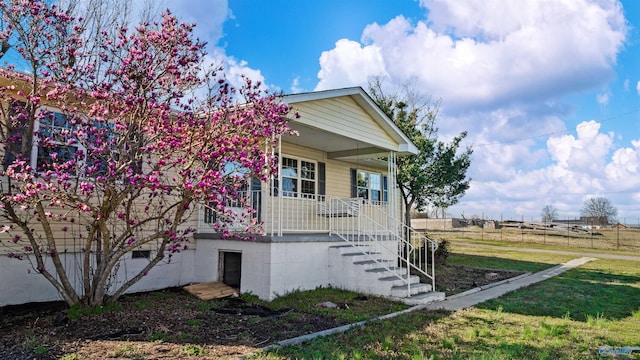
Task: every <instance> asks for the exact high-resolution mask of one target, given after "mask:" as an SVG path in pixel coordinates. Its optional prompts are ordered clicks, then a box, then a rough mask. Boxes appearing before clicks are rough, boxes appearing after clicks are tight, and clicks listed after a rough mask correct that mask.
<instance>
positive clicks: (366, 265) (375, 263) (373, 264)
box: [353, 259, 393, 271]
mask: <svg viewBox="0 0 640 360" xmlns="http://www.w3.org/2000/svg"><path fill="white" fill-rule="evenodd" d="M380 264H386V265H387V266H389V267H391V265H393V261H392V260H386V259H375V260H360V261H354V262H353V265H357V266H359V267H361V268H362V269H364V270H365V271H367V270H369V269H375V268H379V267H380Z"/></svg>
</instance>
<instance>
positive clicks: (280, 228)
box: [278, 135, 282, 236]
mask: <svg viewBox="0 0 640 360" xmlns="http://www.w3.org/2000/svg"><path fill="white" fill-rule="evenodd" d="M278 236H282V135H279V136H278Z"/></svg>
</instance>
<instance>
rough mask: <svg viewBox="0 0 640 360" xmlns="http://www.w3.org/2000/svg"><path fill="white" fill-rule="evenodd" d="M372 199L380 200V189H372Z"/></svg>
mask: <svg viewBox="0 0 640 360" xmlns="http://www.w3.org/2000/svg"><path fill="white" fill-rule="evenodd" d="M371 200H373V201H380V200H381V199H380V190H371Z"/></svg>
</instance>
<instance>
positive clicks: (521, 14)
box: [316, 0, 640, 215]
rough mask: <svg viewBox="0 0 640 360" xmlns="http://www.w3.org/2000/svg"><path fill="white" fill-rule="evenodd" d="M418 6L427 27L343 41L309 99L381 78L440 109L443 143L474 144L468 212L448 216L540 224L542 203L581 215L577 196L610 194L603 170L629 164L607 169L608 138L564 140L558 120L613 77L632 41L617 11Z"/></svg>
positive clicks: (440, 0)
mask: <svg viewBox="0 0 640 360" xmlns="http://www.w3.org/2000/svg"><path fill="white" fill-rule="evenodd" d="M420 4H421V6H423V7H424V8H425V10H426V12H425V14H426V18H425V19H423V20H419V19H418V20H417V21H416V20H415V19H414V20H409V19H407V18H405V17H403V16H397V17H396V18H394V19H392V20H391V21H389V22H387V23H385V24H378V23H373V24H370V25H368V26H367V27H366V28H365V29H364V30H363V33H362V37H361V39H360V41H354V40H348V39H342V40H340V41H338V42H337V43H336V46H335V47H334V48H333V49H331V50H328V51H325V52H323V53H322V56H321V58H320V66H321V69H320V72H319V73H318V78H319V82H318V84H317V86H316V89H317V90H320V89H328V88H335V87H343V86H353V85H361V86H366V84H367V80H368V79H369V77H370V76H373V75H380V74H384V75H386V77H387V82H388V83H390V84H389V85H401V84H405V83H407V82H413V83H414V84H415V85H416V88H418V89H422V91H424V94H425V95H428V96H429V95H430V96H433V97H435V98H442V107H443V108H442V111H441V113H440V115H441V116H440V121H439V123H438V125H439V127H440V133H439V134H443V135H445V136H451V135H452V134H457V133H459V132H460V131H462V130H466V131H468V132H469V139H468V144H470V145H475V146H474V154H473V158H472V167H471V169H470V173H469V175H470V176H471V178H472V179H473V180H472V182H471V188H470V189H469V191H468V193H467V195H465V197H464V198H463V204H464V208H462V207H461V208H458V209H455V208H454V209H452V213H460V212H462V211H464V210H463V209H466V212H467V213H469V212H476V213H480V212H482V211H487V212H489V211H492V212H493V214H494V215H495V214H499V213H502V212H503V211H509V212H511V213H513V212H514V211H522V212H524V213H526V214H528V215H536V214H538V213H539V212H540V209H541V208H542V206H544V204H545V203H554V204H556V206H558V208H559V209H563V211H570V209H574V210H575V211H579V205H580V204H579V203H580V202H581V196H582V195H576V194H580V193H592V192H597V191H603V189H605V188H606V187H607V186H610V180H609V179H610V178H612V177H611V176H613V175H605V173H604V169H605V168H606V167H607V165H608V164H609V163H613V162H615V161H618V163H617V164H622V163H623V162H624V163H625V164H627V165H628V164H630V163H631V160H627V161H625V160H624V159H626V158H624V157H623V154H620V155H618V158H617V159H618V160H613V159H612V158H611V156H612V151H613V150H614V145H613V139H614V134H608V133H601V132H600V124H599V123H597V122H595V121H587V122H582V123H581V124H580V125H579V126H578V127H577V128H576V134H575V135H569V134H565V133H564V131H566V126H567V125H565V123H564V120H563V119H566V118H569V117H571V116H572V115H575V109H573V108H571V107H570V106H568V105H567V104H566V103H563V102H562V100H558V99H562V98H563V97H564V96H566V95H570V94H576V93H581V92H583V91H585V90H594V89H602V88H603V86H606V85H607V81H609V80H611V79H612V78H613V75H614V69H613V67H614V66H615V64H616V61H617V55H618V53H619V52H620V51H621V50H622V48H623V45H624V42H625V39H626V35H627V31H628V29H627V24H626V20H625V18H624V14H623V10H622V6H621V5H620V3H618V2H617V1H615V0H532V1H517V2H515V1H514V2H508V1H501V2H489V3H487V2H486V1H483V0H458V1H447V0H420ZM585 74H588V76H587V75H585ZM637 90H638V93H639V94H640V82H639V83H638V86H637ZM611 95H612V94H611V91H610V90H608V89H607V90H604V91H601V92H600V93H599V94H597V95H596V100H597V101H598V103H599V104H601V105H607V104H608V103H609V101H610V99H611ZM559 133H560V134H561V135H558V134H559ZM550 135H551V136H552V137H551V138H549V139H548V141H546V143H545V139H546V137H549V136H550ZM636 151H638V150H636ZM612 174H613V172H612ZM618 176H621V175H618ZM480 199H484V201H480ZM487 199H489V200H487ZM491 199H495V200H491ZM510 200H515V201H516V203H517V204H518V205H513V204H514V202H510ZM505 204H510V205H508V206H507V208H506V209H505V208H504V206H505ZM474 206H475V207H474ZM500 207H503V208H502V209H500ZM473 209H475V210H473Z"/></svg>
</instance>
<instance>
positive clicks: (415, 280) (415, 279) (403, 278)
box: [378, 274, 420, 288]
mask: <svg viewBox="0 0 640 360" xmlns="http://www.w3.org/2000/svg"><path fill="white" fill-rule="evenodd" d="M399 277H400V278H399ZM399 277H398V276H393V275H391V276H385V277H381V278H378V281H381V282H382V283H388V284H389V285H390V286H391V287H392V288H393V287H396V286H402V285H405V284H406V283H407V274H401V275H399ZM408 282H409V283H411V286H412V287H413V284H419V283H420V277H419V276H417V275H411V276H409V280H408Z"/></svg>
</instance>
